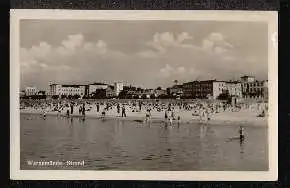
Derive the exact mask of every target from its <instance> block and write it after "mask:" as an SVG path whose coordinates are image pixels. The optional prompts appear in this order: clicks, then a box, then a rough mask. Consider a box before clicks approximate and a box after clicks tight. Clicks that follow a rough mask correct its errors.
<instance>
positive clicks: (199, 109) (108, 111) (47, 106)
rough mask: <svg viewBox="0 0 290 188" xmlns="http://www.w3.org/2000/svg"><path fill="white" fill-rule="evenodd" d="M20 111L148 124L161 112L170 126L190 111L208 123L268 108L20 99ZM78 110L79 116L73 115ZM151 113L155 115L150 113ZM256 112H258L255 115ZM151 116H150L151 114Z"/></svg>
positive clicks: (183, 102)
mask: <svg viewBox="0 0 290 188" xmlns="http://www.w3.org/2000/svg"><path fill="white" fill-rule="evenodd" d="M20 106H21V109H25V108H30V109H32V110H36V111H41V112H43V115H44V116H46V114H47V113H48V112H57V114H58V115H66V116H68V117H70V116H77V115H78V116H86V114H87V112H88V114H95V115H97V116H98V115H99V116H101V117H103V118H104V117H106V116H107V115H109V116H115V117H123V118H126V117H127V116H128V113H129V116H135V115H134V114H141V115H142V114H144V120H145V122H150V121H151V120H152V118H153V116H156V112H157V113H158V112H160V113H162V112H163V113H164V120H165V121H166V122H169V123H171V124H172V123H173V121H175V120H177V122H178V123H179V122H180V121H181V118H182V117H183V112H190V113H191V116H192V119H196V120H199V121H202V122H208V121H210V120H211V119H212V116H213V114H215V113H220V112H225V111H229V112H233V111H239V110H242V109H247V110H253V111H257V116H258V115H259V114H260V116H261V117H263V116H265V114H266V112H267V105H265V104H244V105H235V106H233V105H231V104H226V103H223V102H219V101H210V102H208V101H202V100H200V101H198V100H197V101H179V100H171V101H162V100H161V101H158V100H155V101H153V100H152V101H146V100H129V101H120V100H106V101H105V100H103V101H102V100H50V101H49V100H22V101H20ZM75 109H78V112H79V113H78V114H77V113H76V112H75V111H77V110H75ZM153 112H154V113H153ZM258 112H259V113H258ZM152 114H153V115H152Z"/></svg>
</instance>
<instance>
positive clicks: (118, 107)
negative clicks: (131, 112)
mask: <svg viewBox="0 0 290 188" xmlns="http://www.w3.org/2000/svg"><path fill="white" fill-rule="evenodd" d="M117 114H118V115H119V114H120V104H119V103H118V104H117Z"/></svg>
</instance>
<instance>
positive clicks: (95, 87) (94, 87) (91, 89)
mask: <svg viewBox="0 0 290 188" xmlns="http://www.w3.org/2000/svg"><path fill="white" fill-rule="evenodd" d="M107 88H108V85H107V84H104V83H93V84H89V85H86V92H85V95H86V96H91V95H92V94H94V93H96V92H97V91H99V90H106V89H107Z"/></svg>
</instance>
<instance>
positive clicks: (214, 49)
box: [201, 33, 234, 54]
mask: <svg viewBox="0 0 290 188" xmlns="http://www.w3.org/2000/svg"><path fill="white" fill-rule="evenodd" d="M201 48H202V49H203V50H205V51H207V52H208V53H214V54H224V53H226V52H228V51H229V50H230V49H233V48H234V46H233V45H232V44H230V43H229V42H227V41H226V39H225V37H224V36H223V35H222V34H221V33H210V34H209V35H208V37H206V38H205V39H203V41H202V47H201Z"/></svg>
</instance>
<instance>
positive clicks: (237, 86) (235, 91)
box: [226, 82, 242, 98]
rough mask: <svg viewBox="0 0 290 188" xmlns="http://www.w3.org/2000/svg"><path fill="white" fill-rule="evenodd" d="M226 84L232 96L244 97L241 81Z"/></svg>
mask: <svg viewBox="0 0 290 188" xmlns="http://www.w3.org/2000/svg"><path fill="white" fill-rule="evenodd" d="M226 86H227V90H228V92H229V95H230V96H233V97H238V98H242V84H241V83H240V82H227V83H226Z"/></svg>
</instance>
